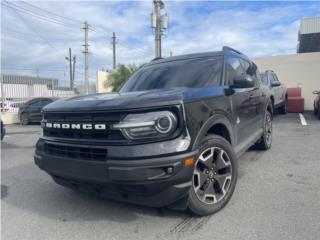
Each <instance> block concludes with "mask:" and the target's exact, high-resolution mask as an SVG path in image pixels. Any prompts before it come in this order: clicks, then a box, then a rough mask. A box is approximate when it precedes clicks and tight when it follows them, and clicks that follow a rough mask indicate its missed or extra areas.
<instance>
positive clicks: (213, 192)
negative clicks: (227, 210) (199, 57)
mask: <svg viewBox="0 0 320 240" xmlns="http://www.w3.org/2000/svg"><path fill="white" fill-rule="evenodd" d="M237 168H238V166H237V159H236V156H235V153H234V151H233V149H232V146H231V144H230V143H229V142H228V141H226V140H225V139H224V138H222V137H220V136H218V135H209V136H207V137H205V138H204V139H203V140H202V143H201V147H200V151H199V154H198V156H197V162H196V164H195V166H194V175H193V178H192V187H191V189H190V192H189V199H188V207H189V209H190V210H191V211H192V212H193V213H194V214H196V215H199V216H207V215H210V214H213V213H216V212H218V211H219V210H221V209H222V208H223V207H224V206H225V205H226V204H227V203H228V201H229V200H230V198H231V196H232V194H233V192H234V189H235V186H236V183H237V176H238V174H237Z"/></svg>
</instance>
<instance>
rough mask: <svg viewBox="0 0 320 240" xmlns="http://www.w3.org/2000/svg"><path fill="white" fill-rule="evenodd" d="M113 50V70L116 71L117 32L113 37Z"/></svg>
mask: <svg viewBox="0 0 320 240" xmlns="http://www.w3.org/2000/svg"><path fill="white" fill-rule="evenodd" d="M112 50H113V52H112V53H113V55H112V56H113V58H112V63H113V70H115V69H116V67H117V63H116V34H115V32H113V35H112Z"/></svg>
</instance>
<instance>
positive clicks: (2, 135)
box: [0, 120, 6, 141]
mask: <svg viewBox="0 0 320 240" xmlns="http://www.w3.org/2000/svg"><path fill="white" fill-rule="evenodd" d="M0 125H1V126H0V128H1V141H2V139H3V138H4V136H5V135H6V129H5V127H4V124H3V122H2V120H1V123H0Z"/></svg>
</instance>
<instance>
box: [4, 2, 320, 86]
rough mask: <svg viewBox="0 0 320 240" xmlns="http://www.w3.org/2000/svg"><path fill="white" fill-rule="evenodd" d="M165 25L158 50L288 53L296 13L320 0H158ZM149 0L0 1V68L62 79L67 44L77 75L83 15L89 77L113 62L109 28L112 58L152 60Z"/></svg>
mask: <svg viewBox="0 0 320 240" xmlns="http://www.w3.org/2000/svg"><path fill="white" fill-rule="evenodd" d="M164 2H165V9H164V11H163V12H162V13H163V14H164V13H167V14H168V16H169V26H168V29H167V31H166V32H165V35H164V36H163V40H162V49H163V51H162V54H163V56H164V57H166V56H169V54H170V51H172V53H173V55H180V54H187V53H195V52H206V51H216V50H221V48H222V46H230V47H233V48H235V49H237V50H240V51H242V52H243V53H245V54H246V55H248V56H249V57H252V58H254V57H258V56H271V55H282V54H294V53H295V52H296V48H297V43H298V30H299V24H300V19H302V18H306V17H313V16H320V2H319V1H311V2H306V1H303V2H299V1H294V2H288V1H276V2H263V1H259V2H244V1H238V2H231V1H227V2H226V1H218V2H217V1H164ZM152 11H153V2H152V0H148V1H80V2H79V1H78V2H75V1H8V2H6V1H1V71H2V73H8V74H17V75H32V76H35V75H37V73H38V74H39V76H43V77H50V78H58V79H61V80H65V81H67V79H69V68H68V62H67V60H66V59H65V57H66V56H67V55H68V48H69V47H71V48H72V51H73V54H75V55H76V57H77V63H76V81H77V82H80V83H81V82H82V81H83V62H84V55H83V53H82V51H83V46H82V45H83V39H84V31H83V29H82V28H83V26H84V24H83V23H84V21H88V23H89V24H90V29H91V30H90V32H89V44H90V46H89V51H90V55H89V78H90V81H91V82H94V81H95V77H96V71H97V70H100V69H111V68H112V45H111V37H112V32H115V33H116V37H117V44H116V47H117V63H122V64H136V65H140V64H143V63H146V62H148V61H150V60H151V59H153V58H154V34H153V29H152V28H151V27H150V14H151V12H152Z"/></svg>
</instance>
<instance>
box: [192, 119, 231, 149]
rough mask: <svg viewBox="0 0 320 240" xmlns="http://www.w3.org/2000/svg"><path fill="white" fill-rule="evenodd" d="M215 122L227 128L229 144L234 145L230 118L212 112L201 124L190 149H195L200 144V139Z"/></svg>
mask: <svg viewBox="0 0 320 240" xmlns="http://www.w3.org/2000/svg"><path fill="white" fill-rule="evenodd" d="M216 124H222V125H224V126H225V127H226V128H227V130H228V132H229V136H230V140H231V145H232V146H233V145H234V134H233V127H232V124H231V122H230V120H229V119H228V118H227V117H226V116H224V115H221V114H214V115H213V116H211V117H210V118H209V119H208V120H207V121H206V122H205V123H204V124H203V125H202V126H201V128H200V130H199V132H198V134H197V136H196V139H195V141H194V143H193V145H192V150H196V149H198V148H199V146H200V144H201V140H202V139H203V138H204V137H205V136H206V135H207V133H208V131H209V130H210V128H211V127H213V126H214V125H216Z"/></svg>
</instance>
